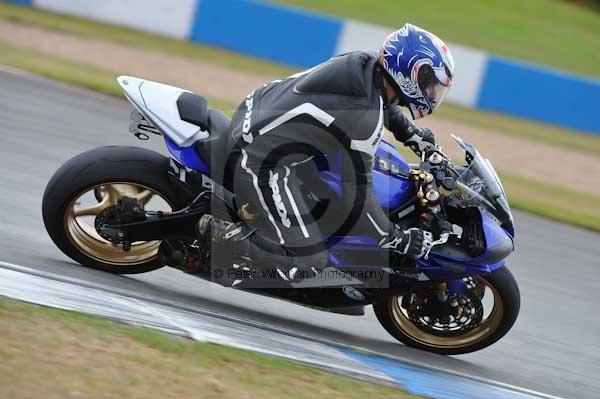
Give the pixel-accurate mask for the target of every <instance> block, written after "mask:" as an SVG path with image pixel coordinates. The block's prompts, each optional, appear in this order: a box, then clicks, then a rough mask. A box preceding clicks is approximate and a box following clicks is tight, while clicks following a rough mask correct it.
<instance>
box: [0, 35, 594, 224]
mask: <svg viewBox="0 0 600 399" xmlns="http://www.w3.org/2000/svg"><path fill="white" fill-rule="evenodd" d="M0 64H4V65H9V66H13V67H15V68H21V69H24V70H27V71H30V72H34V73H36V74H39V75H42V76H47V77H50V78H53V79H56V80H60V81H63V82H66V83H71V84H75V85H78V86H82V87H86V88H89V89H92V90H96V91H99V92H102V93H105V94H109V95H114V96H119V97H120V96H121V95H122V93H121V90H120V88H119V86H118V85H117V83H116V81H115V78H116V76H117V74H116V73H113V72H109V71H105V70H102V69H98V68H92V67H89V66H85V65H80V64H76V63H73V62H70V61H66V60H62V59H60V58H56V57H49V56H47V55H42V54H39V53H37V52H33V51H28V50H22V49H16V48H13V47H11V46H8V45H5V44H2V43H0ZM209 101H210V102H211V105H212V106H213V107H215V108H220V109H222V110H224V111H225V112H228V113H229V114H231V110H233V109H235V105H233V104H231V103H228V102H224V101H219V100H215V99H209ZM401 150H403V151H404V148H401ZM406 155H407V156H409V157H410V156H411V154H406ZM503 177H504V179H505V186H506V191H507V193H508V195H509V197H510V201H511V205H512V206H513V207H514V208H517V209H523V210H526V211H528V212H531V213H534V214H537V215H541V216H544V217H548V218H551V219H554V220H558V221H562V222H565V223H570V224H573V225H576V226H580V227H585V228H588V229H592V230H596V231H600V198H598V197H595V196H591V195H585V194H579V193H575V192H572V191H568V190H565V189H563V188H560V187H558V186H552V185H547V184H543V183H539V182H536V181H534V180H531V179H526V178H522V177H516V176H512V175H506V174H504V175H503Z"/></svg>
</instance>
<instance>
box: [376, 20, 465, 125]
mask: <svg viewBox="0 0 600 399" xmlns="http://www.w3.org/2000/svg"><path fill="white" fill-rule="evenodd" d="M380 63H381V65H382V66H383V68H384V69H385V71H386V72H387V74H388V79H387V81H388V82H390V83H392V85H394V88H395V89H396V91H397V92H398V94H399V95H400V96H402V97H403V100H404V101H403V105H406V106H407V107H408V109H409V110H410V113H411V115H412V117H413V119H420V118H423V117H424V116H427V115H429V114H431V113H432V112H433V110H435V109H436V108H437V107H439V105H440V104H441V103H442V102H443V101H444V98H445V97H446V94H447V93H448V89H450V86H451V85H452V76H453V75H454V58H452V53H450V49H449V48H448V46H447V45H446V44H445V43H444V42H443V41H442V40H441V39H440V38H438V37H437V36H436V35H434V34H433V33H430V32H428V31H426V30H425V29H421V28H419V27H417V26H414V25H411V24H406V25H404V26H403V27H402V28H401V29H400V30H397V31H396V32H393V33H392V34H390V35H389V36H388V37H387V39H385V42H384V43H383V46H382V47H381V51H380Z"/></svg>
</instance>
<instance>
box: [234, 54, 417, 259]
mask: <svg viewBox="0 0 600 399" xmlns="http://www.w3.org/2000/svg"><path fill="white" fill-rule="evenodd" d="M383 73H384V72H383V71H382V70H381V69H380V67H379V64H378V63H377V54H376V53H370V52H353V53H348V54H344V55H341V56H337V57H334V58H332V59H330V60H329V61H326V62H324V63H323V64H320V65H318V66H316V67H314V68H312V69H310V70H307V71H304V72H301V73H298V74H295V75H292V76H290V77H288V78H285V79H282V80H277V81H274V82H271V83H269V84H266V85H265V86H263V87H261V88H259V89H257V90H255V91H253V92H252V93H250V94H249V95H248V97H247V98H246V99H245V100H244V101H243V102H242V103H241V105H240V106H239V108H238V109H237V111H236V113H235V114H234V116H233V119H232V123H231V130H232V136H231V141H230V145H229V149H230V151H231V154H230V157H229V160H230V162H229V169H228V170H229V173H230V176H229V177H230V178H231V180H232V181H233V187H232V189H233V191H234V193H235V194H236V200H237V204H238V206H242V204H248V205H249V209H250V211H251V213H254V214H255V215H256V216H257V217H256V219H254V220H252V221H251V222H250V226H251V227H252V228H254V229H255V232H254V233H253V234H251V235H250V236H248V237H247V238H246V241H248V243H247V245H249V246H251V249H250V250H248V251H247V252H250V253H253V254H254V255H253V256H252V257H253V258H255V259H261V260H263V261H264V262H266V263H269V264H276V265H278V266H279V265H281V266H284V267H287V268H288V269H289V268H290V267H292V266H293V267H297V268H299V269H303V270H308V269H312V268H313V267H315V268H317V269H319V268H323V267H325V266H326V265H327V256H328V255H327V249H326V247H325V243H324V235H323V233H322V226H323V223H322V221H321V223H320V225H321V227H320V226H319V225H318V224H317V221H315V220H314V217H313V215H312V214H311V209H310V208H309V206H308V205H307V203H306V201H305V200H304V199H303V196H302V195H301V191H300V186H301V184H302V182H301V181H300V179H299V178H298V176H297V173H296V172H297V169H298V166H299V165H300V164H303V163H307V162H313V160H314V157H315V156H317V155H323V154H324V155H327V158H330V157H334V156H335V157H338V159H341V162H342V163H343V173H342V176H341V181H342V193H341V194H342V196H341V198H342V201H341V203H340V202H339V200H336V202H335V203H330V204H329V208H330V210H332V211H335V215H333V216H331V215H330V216H329V217H330V219H331V220H332V223H333V224H334V225H335V226H334V227H333V228H332V229H333V230H335V231H337V232H338V233H340V232H341V233H346V234H348V233H349V232H350V230H348V229H349V227H348V222H349V223H350V224H351V227H350V228H351V229H352V231H353V232H355V231H357V232H360V233H362V234H368V235H370V236H372V237H374V238H376V240H377V242H378V243H379V245H380V246H382V247H389V248H392V249H395V248H396V247H395V246H397V245H398V244H399V243H400V242H401V239H400V238H399V236H398V235H397V234H396V235H395V234H393V232H394V231H395V230H397V228H396V227H395V226H394V225H393V224H392V223H391V222H390V220H389V219H388V217H387V215H386V213H385V212H384V211H383V209H382V208H381V206H380V205H379V204H378V202H377V200H376V198H375V196H374V194H373V190H372V181H371V168H372V162H373V155H374V153H375V151H376V149H377V147H378V145H379V142H380V140H381V137H382V134H383V128H384V126H385V127H387V128H388V129H389V130H390V131H391V132H393V133H394V135H395V137H396V138H397V139H398V140H400V141H402V142H405V143H406V141H407V140H409V139H410V140H412V141H413V142H412V143H411V147H413V148H417V147H419V146H420V142H421V140H420V139H419V138H420V136H419V135H418V134H416V133H417V132H418V131H419V130H418V129H416V128H415V127H414V125H413V124H412V123H411V122H410V121H408V120H407V119H406V118H405V116H404V115H403V114H402V112H401V111H400V109H399V107H398V106H391V107H388V106H387V105H386V98H385V94H384V86H383V79H384V77H383ZM415 146H416V147H415ZM417 149H418V148H417ZM231 174H233V175H231ZM329 213H331V212H329ZM340 221H344V222H345V223H342V222H340ZM338 235H339V234H338ZM403 245H407V243H406V240H405V242H404V243H403Z"/></svg>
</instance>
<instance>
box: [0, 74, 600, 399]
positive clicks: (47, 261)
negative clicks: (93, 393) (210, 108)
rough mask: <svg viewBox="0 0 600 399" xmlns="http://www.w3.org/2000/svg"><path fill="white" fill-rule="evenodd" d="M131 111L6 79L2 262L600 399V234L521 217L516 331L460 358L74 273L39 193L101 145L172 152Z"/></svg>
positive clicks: (219, 292) (228, 295) (204, 295)
mask: <svg viewBox="0 0 600 399" xmlns="http://www.w3.org/2000/svg"><path fill="white" fill-rule="evenodd" d="M116 84H117V83H116V82H115V85H116ZM130 110H131V107H130V106H129V105H128V104H127V103H126V102H125V101H124V100H119V99H114V98H110V97H106V96H102V95H97V94H94V93H90V92H87V91H84V90H79V89H75V88H71V87H67V86H64V85H62V84H58V83H55V82H52V81H49V80H46V79H42V78H37V77H32V76H29V75H25V74H21V73H18V72H14V71H5V70H0V152H1V154H0V226H1V229H0V248H1V249H2V251H1V253H0V260H1V261H6V262H11V263H14V264H18V265H22V266H27V267H31V268H35V269H40V270H45V271H51V272H53V273H57V274H62V275H66V276H71V277H75V278H78V279H83V280H88V281H92V282H96V283H101V284H106V285H110V286H113V287H116V288H120V289H125V290H130V291H135V292H139V293H143V294H146V295H149V294H152V295H155V296H157V297H160V298H164V299H168V300H173V301H177V302H184V303H189V304H193V305H195V306H199V307H202V308H205V309H208V310H211V311H213V312H218V313H227V314H231V315H234V316H238V317H243V318H246V319H252V320H257V321H261V322H266V323H269V324H271V325H274V326H281V327H285V328H286V329H291V330H297V331H301V332H303V333H304V334H311V335H313V336H316V337H320V338H324V339H328V340H333V341H338V342H344V343H346V344H348V345H356V346H359V347H363V348H368V349H371V350H373V351H377V352H380V353H384V354H387V355H393V356H397V357H400V358H404V359H408V360H410V361H413V362H419V363H423V364H428V365H432V366H435V367H439V368H442V369H448V370H453V371H455V372H459V373H462V374H466V375H471V376H476V377H479V378H482V379H488V380H491V381H498V382H501V383H506V384H511V385H515V386H518V387H522V388H526V389H531V390H534V391H538V392H543V393H546V394H550V395H556V396H562V397H569V398H571V397H573V398H575V397H577V398H598V397H600V317H598V309H597V304H598V303H600V301H599V300H598V297H597V295H598V287H599V286H600V235H598V234H594V233H591V232H588V231H584V230H580V229H576V228H571V227H569V226H565V225H562V224H558V223H553V222H549V221H546V220H544V219H540V218H537V217H533V216H530V215H528V214H524V213H520V212H516V213H515V217H516V224H517V240H518V241H517V252H516V254H514V255H513V256H512V257H511V258H510V259H509V264H510V267H511V270H512V271H513V273H514V274H515V275H516V277H517V280H518V282H519V284H520V287H521V295H522V308H521V316H520V318H519V320H518V321H517V324H516V325H515V327H514V328H513V330H512V331H511V332H510V333H509V334H508V335H507V336H506V337H505V338H504V339H503V340H501V341H500V342H499V343H497V344H496V345H494V346H492V347H491V348H488V349H486V350H483V351H480V352H477V353H473V354H469V355H464V356H457V357H452V358H451V357H443V356H438V355H433V354H429V353H426V352H421V351H418V350H414V349H411V348H407V347H405V346H403V345H401V344H399V343H397V342H396V341H395V340H394V339H393V338H392V337H390V336H389V335H388V334H387V333H386V332H385V331H384V330H383V328H381V327H380V326H379V324H378V322H377V320H376V319H375V316H374V315H373V313H372V312H371V311H370V309H369V310H368V312H367V315H366V316H364V317H352V316H342V315H336V314H330V313H324V312H319V311H316V310H312V309H307V308H304V307H301V306H298V305H294V304H289V303H286V302H282V301H277V300H272V299H268V298H263V297H259V296H256V295H252V294H248V293H244V292H237V291H234V290H231V289H225V288H222V287H219V286H215V285H211V284H210V283H207V282H204V281H202V280H199V279H196V278H193V277H190V276H187V275H185V274H183V273H181V272H179V271H176V270H171V269H161V270H158V271H155V272H152V273H147V274H145V275H137V276H132V277H125V276H114V275H110V274H106V273H102V272H99V271H95V270H89V269H85V268H83V267H81V266H79V265H77V264H74V263H73V262H72V261H71V260H69V259H68V258H66V257H65V256H64V255H63V254H62V253H61V252H60V251H59V250H58V249H57V248H55V247H54V245H53V244H52V242H51V240H50V238H49V237H48V236H47V234H46V231H45V229H44V227H43V222H42V216H41V199H42V193H43V191H44V188H45V185H46V182H47V181H48V180H49V178H50V176H51V175H52V173H53V172H54V171H55V170H56V169H57V168H58V167H59V166H60V165H61V164H62V163H63V162H65V161H66V160H67V159H69V158H70V157H72V156H74V155H76V154H78V153H80V152H82V151H85V150H88V149H91V148H94V147H97V146H103V145H115V144H116V145H119V144H121V145H139V146H146V147H149V148H152V149H155V150H156V151H159V152H162V153H165V152H166V149H164V147H163V146H162V143H161V140H160V139H158V138H154V139H153V140H151V141H150V142H141V141H138V140H136V139H135V138H134V137H133V136H132V135H131V134H129V133H128V126H129V119H128V116H129V112H130ZM437 134H443V132H437ZM507 150H509V149H507ZM557 162H558V160H557Z"/></svg>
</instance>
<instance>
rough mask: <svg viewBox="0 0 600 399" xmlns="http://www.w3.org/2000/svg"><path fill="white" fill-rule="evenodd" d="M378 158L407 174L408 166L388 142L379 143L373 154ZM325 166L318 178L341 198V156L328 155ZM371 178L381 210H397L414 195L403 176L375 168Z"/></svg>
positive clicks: (410, 185)
mask: <svg viewBox="0 0 600 399" xmlns="http://www.w3.org/2000/svg"><path fill="white" fill-rule="evenodd" d="M378 158H383V159H386V160H389V161H391V162H393V163H395V165H397V166H398V168H399V170H400V171H401V172H403V173H406V174H408V170H409V169H410V166H409V165H408V164H407V163H406V161H405V160H404V158H403V157H402V155H400V153H399V152H398V150H396V149H395V148H394V147H393V146H392V145H391V144H389V143H388V142H386V141H381V144H380V145H379V148H378V149H377V152H376V153H375V159H378ZM327 165H328V166H327V170H321V171H320V172H319V174H320V178H321V180H322V181H324V182H325V183H327V185H328V186H329V188H330V189H331V190H333V191H334V192H335V193H336V194H337V195H339V196H341V195H342V187H341V182H340V176H341V173H342V157H341V154H333V155H328V156H327ZM372 176H373V192H374V194H375V197H377V200H378V202H379V204H380V205H381V207H382V208H385V209H394V208H398V207H400V206H401V205H402V204H404V203H405V202H407V201H408V200H409V199H410V198H412V197H413V195H414V189H413V185H412V183H411V182H410V181H409V180H408V178H407V177H405V176H401V175H398V174H392V173H390V172H386V171H382V170H379V169H377V168H375V169H374V170H373V175H372Z"/></svg>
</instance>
